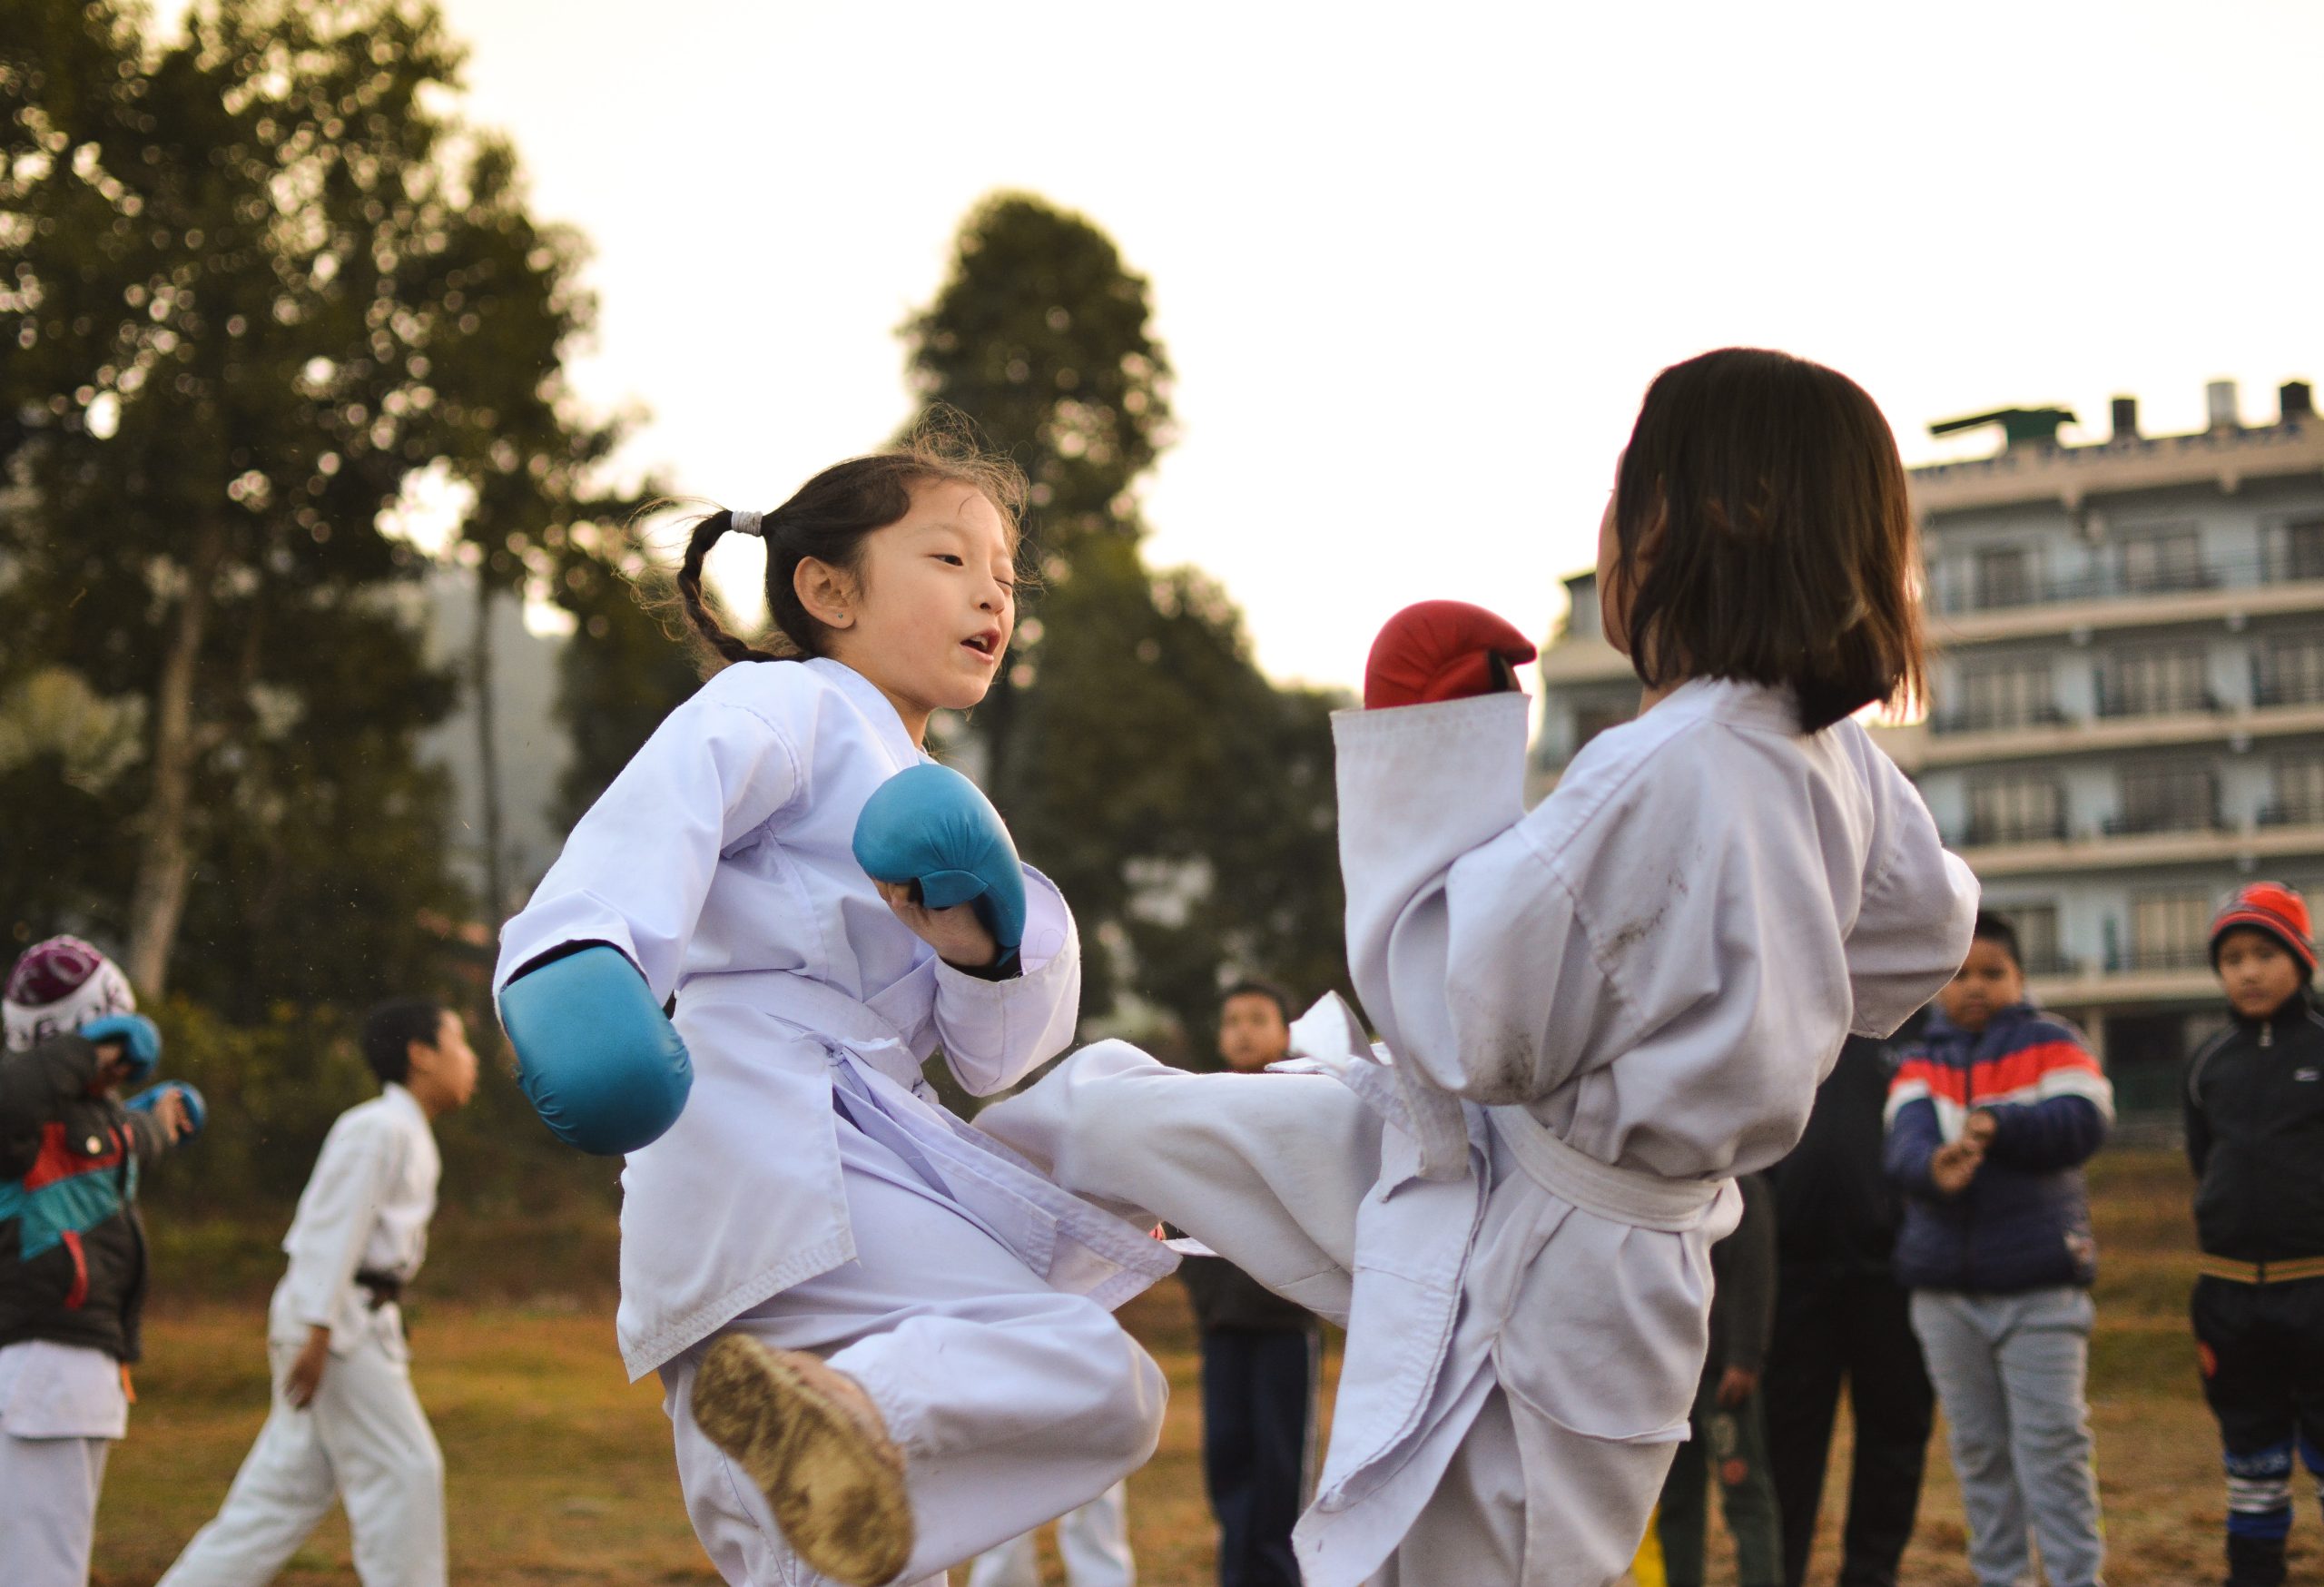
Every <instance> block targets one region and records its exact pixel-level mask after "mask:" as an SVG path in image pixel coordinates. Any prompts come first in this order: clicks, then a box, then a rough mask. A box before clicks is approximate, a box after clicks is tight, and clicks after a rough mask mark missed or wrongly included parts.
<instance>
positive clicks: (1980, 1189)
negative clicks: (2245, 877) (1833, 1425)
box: [1887, 912, 2114, 1587]
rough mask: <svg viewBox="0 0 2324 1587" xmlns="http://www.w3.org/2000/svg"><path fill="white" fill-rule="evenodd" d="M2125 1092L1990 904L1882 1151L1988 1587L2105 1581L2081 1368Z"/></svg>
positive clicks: (1907, 1062) (1908, 1279)
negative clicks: (2033, 998)
mask: <svg viewBox="0 0 2324 1587" xmlns="http://www.w3.org/2000/svg"><path fill="white" fill-rule="evenodd" d="M2113 1119H2114V1091H2113V1088H2112V1086H2111V1085H2110V1084H2109V1083H2108V1082H2107V1079H2106V1077H2105V1076H2104V1075H2103V1074H2102V1073H2101V1072H2100V1070H2099V1068H2098V1060H2096V1059H2094V1058H2093V1057H2092V1056H2091V1054H2090V1050H2089V1049H2088V1048H2087V1047H2086V1046H2084V1045H2083V1040H2082V1033H2081V1032H2080V1031H2078V1030H2075V1029H2074V1028H2073V1026H2071V1025H2069V1024H2067V1023H2066V1022H2065V1021H2064V1020H2056V1019H2053V1018H2051V1017H2050V1016H2048V1015H2046V1014H2043V1013H2042V1012H2041V1011H2039V1010H2036V1009H2035V1008H2034V1007H2033V1005H2032V1004H2030V1003H2028V1002H2027V1001H2026V1000H2025V972H2024V969H2023V968H2022V966H2021V965H2020V962H2019V960H2018V953H2017V935H2016V933H2015V932H2014V931H2012V930H2011V928H2010V925H2009V922H2006V921H2004V920H2003V919H2002V918H2001V917H1999V916H1998V915H1992V914H1987V913H1984V912H1979V913H1978V915H1977V921H1976V931H1975V940H1974V942H1972V944H1971V945H1970V948H1969V953H1968V957H1967V959H1966V960H1965V962H1964V963H1963V964H1962V966H1961V970H1960V972H1959V973H1958V974H1957V975H1955V977H1954V978H1953V980H1952V981H1950V982H1949V983H1948V984H1947V985H1946V986H1945V991H1944V992H1943V993H1942V994H1940V996H1939V999H1938V1009H1937V1011H1936V1012H1935V1014H1933V1015H1931V1016H1930V1018H1929V1021H1928V1024H1927V1026H1926V1027H1925V1029H1924V1030H1923V1031H1922V1034H1921V1039H1920V1040H1919V1041H1918V1042H1917V1043H1915V1044H1914V1045H1913V1046H1911V1047H1909V1048H1907V1049H1906V1050H1905V1055H1904V1058H1903V1061H1902V1062H1900V1063H1899V1064H1898V1066H1897V1069H1896V1079H1895V1081H1894V1082H1893V1083H1892V1084H1891V1086H1890V1088H1889V1091H1888V1146H1887V1164H1888V1172H1889V1174H1890V1176H1891V1177H1892V1178H1895V1179H1896V1182H1897V1184H1898V1185H1900V1186H1901V1187H1903V1188H1904V1191H1905V1197H1906V1201H1905V1225H1904V1228H1903V1231H1902V1232H1901V1233H1900V1234H1899V1235H1898V1237H1897V1240H1896V1278H1897V1281H1898V1282H1899V1283H1901V1284H1903V1285H1904V1286H1905V1287H1907V1288H1908V1289H1910V1290H1911V1291H1912V1292H1913V1298H1912V1315H1913V1329H1914V1331H1915V1333H1917V1334H1918V1335H1919V1336H1920V1341H1921V1348H1922V1351H1923V1353H1924V1354H1925V1355H1926V1356H1927V1359H1928V1372H1929V1377H1930V1379H1931V1380H1932V1381H1933V1382H1934V1383H1935V1385H1936V1394H1937V1398H1938V1400H1939V1401H1940V1402H1941V1403H1942V1404H1943V1405H1944V1406H1945V1421H1946V1423H1947V1424H1948V1425H1949V1427H1950V1429H1951V1434H1952V1444H1953V1470H1954V1474H1955V1476H1956V1477H1957V1478H1958V1479H1959V1481H1960V1484H1961V1504H1962V1508H1963V1509H1964V1510H1965V1511H1966V1512H1967V1513H1968V1520H1969V1565H1970V1568H1971V1569H1972V1570H1973V1571H1974V1572H1975V1573H1976V1578H1977V1581H1978V1582H1979V1583H1980V1584H1981V1587H2015V1584H2016V1583H2019V1582H2027V1581H2031V1580H2033V1558H2032V1555H2031V1553H2030V1552H2029V1549H2028V1544H2029V1543H2031V1542H2032V1541H2033V1540H2034V1539H2037V1538H2038V1539H2039V1541H2040V1543H2041V1554H2042V1567H2043V1571H2044V1572H2046V1573H2047V1574H2048V1577H2049V1580H2050V1582H2051V1583H2052V1587H2092V1584H2093V1583H2095V1582H2097V1581H2098V1580H2099V1572H2100V1568H2101V1565H2102V1562H2103V1557H2104V1543H2103V1541H2102V1537H2101V1535H2100V1528H2099V1514H2098V1486H2097V1479H2096V1477H2095V1475H2094V1474H2093V1471H2092V1468H2091V1451H2090V1415H2089V1411H2088V1408H2087V1406H2086V1405H2085V1403H2084V1398H2083V1384H2084V1381H2085V1379H2086V1378H2087V1376H2088V1372H2089V1357H2090V1326H2091V1318H2092V1308H2091V1303H2090V1294H2089V1288H2090V1284H2091V1280H2092V1279H2093V1277H2096V1274H2097V1270H2098V1249H2097V1244H2096V1242H2095V1241H2094V1240H2093V1238H2092V1237H2091V1232H2090V1207H2089V1203H2088V1200H2087V1198H2085V1197H2084V1195H2083V1185H2082V1171H2081V1170H2082V1164H2083V1162H2084V1161H2086V1160H2087V1159H2088V1158H2089V1157H2090V1155H2091V1154H2092V1153H2093V1152H2094V1151H2096V1150H2097V1149H2098V1148H2099V1145H2100V1143H2101V1142H2102V1141H2103V1140H2104V1139H2105V1138H2106V1131H2107V1129H2108V1128H2109V1127H2110V1126H2111V1125H2112V1123H2113Z"/></svg>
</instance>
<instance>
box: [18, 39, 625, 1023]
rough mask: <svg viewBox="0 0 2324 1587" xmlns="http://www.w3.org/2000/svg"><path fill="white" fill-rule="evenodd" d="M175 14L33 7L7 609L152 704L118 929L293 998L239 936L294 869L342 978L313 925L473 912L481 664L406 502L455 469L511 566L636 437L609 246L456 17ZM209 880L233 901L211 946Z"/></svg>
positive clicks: (22, 121)
mask: <svg viewBox="0 0 2324 1587" xmlns="http://www.w3.org/2000/svg"><path fill="white" fill-rule="evenodd" d="M144 20H145V17H144V14H143V12H142V11H139V10H132V9H130V8H128V7H126V6H124V5H113V4H107V3H104V0H94V3H89V4H74V3H73V0H20V4H19V5H17V6H16V7H15V8H14V9H13V10H12V12H11V22H12V26H11V28H10V30H9V33H8V34H7V36H6V42H5V45H0V48H4V49H5V55H0V337H5V338H6V340H8V341H9V342H10V343H11V344H12V345H11V346H10V350H9V355H8V358H7V359H6V360H5V363H0V464H5V468H6V473H7V481H8V485H9V486H10V487H11V489H10V492H9V498H8V504H7V505H6V506H5V508H0V558H5V567H6V571H7V574H8V578H7V580H6V582H5V589H0V617H5V621H6V623H7V624H8V626H9V627H10V630H11V632H12V633H13V634H14V635H15V636H18V637H19V638H21V639H22V640H24V641H25V652H26V653H28V654H32V655H40V656H42V657H44V658H46V659H47V660H49V661H50V662H52V663H53V664H54V665H61V666H64V667H65V668H68V669H70V670H71V671H72V672H73V673H74V674H75V675H77V676H79V677H80V678H82V679H83V680H84V682H85V683H86V685H88V687H89V688H90V689H91V690H92V691H93V692H94V694H95V695H97V696H99V697H101V698H103V699H104V700H106V701H108V702H114V703H120V704H123V705H129V706H133V707H134V708H135V709H136V710H138V711H139V712H140V713H141V714H142V719H143V724H144V729H145V745H144V754H143V758H142V760H141V762H140V764H138V765H137V766H136V767H135V768H134V770H133V772H131V773H130V774H126V775H123V776H122V777H119V778H117V779H116V780H115V782H114V784H113V794H112V798H113V812H112V813H113V817H114V818H115V820H114V823H113V824H114V830H115V831H117V832H121V833H123V840H122V842H123V843H126V844H127V845H128V847H129V849H130V850H131V852H132V854H133V858H132V859H130V860H129V861H128V862H127V869H128V870H129V872H130V875H129V877H128V879H127V882H126V893H127V902H126V906H125V907H123V908H121V909H119V911H118V913H117V915H115V916H114V918H112V919H110V920H101V921H99V922H97V923H99V924H101V925H104V926H109V927H110V928H111V929H113V931H117V932H118V933H119V934H120V935H122V936H123V937H125V938H126V940H127V941H128V944H129V951H128V964H127V968H128V969H129V970H130V971H131V973H132V975H133V978H134V979H135V980H136V981H138V982H139V984H140V985H141V986H143V988H145V989H146V990H147V991H159V990H161V989H162V986H163V984H164V982H165V981H167V980H168V979H169V976H170V968H171V964H172V953H173V951H174V950H175V949H176V947H177V945H178V944H179V942H180V941H181V940H183V939H187V938H189V937H190V936H191V937H192V939H193V940H197V941H202V943H203V944H204V947H205V959H206V961H208V962H211V963H212V964H213V966H218V967H222V969H221V973H225V974H227V975H228V976H229V978H230V979H236V980H239V981H242V982H243V983H244V984H245V985H254V984H256V982H255V981H254V980H253V979H252V977H251V976H248V975H241V974H240V973H239V972H237V971H235V970H234V961H235V959H236V957H237V955H236V954H235V953H233V952H230V951H226V950H224V949H222V948H220V946H219V944H220V941H221V938H222V937H224V936H227V935H228V934H231V935H232V936H233V937H236V938H246V937H247V931H244V930H243V929H242V928H241V927H240V926H239V925H238V924H237V923H236V922H239V921H241V919H242V918H244V915H245V913H246V909H245V907H244V906H248V905H251V904H252V903H253V902H255V903H257V904H260V905H263V904H264V903H265V902H266V900H267V898H268V897H269V896H270V890H271V896H273V897H274V898H275V899H276V901H277V902H278V904H279V906H280V908H281V910H282V911H284V912H285V914H284V919H285V921H286V923H287V924H288V926H289V929H290V930H291V931H294V932H297V933H300V935H299V936H298V937H297V938H295V939H294V941H293V943H292V944H291V946H292V951H293V953H294V956H295V957H296V958H297V960H298V961H299V962H301V963H311V964H314V965H315V966H316V967H317V969H318V971H320V969H321V968H322V965H321V961H322V960H324V959H327V958H329V957H330V954H329V953H328V951H327V950H326V948H325V946H324V941H323V939H322V938H321V937H320V936H319V935H318V934H317V933H316V931H315V929H314V924H313V921H314V917H313V916H312V915H311V914H305V913H304V912H306V911H308V910H310V909H312V908H315V907H318V906H320V905H324V904H328V905H329V907H330V913H329V914H327V915H326V917H325V918H326V919H336V920H338V921H340V922H345V927H344V929H345V930H346V931H350V932H351V933H353V935H354V936H355V937H357V938H366V937H368V938H370V939H372V940H375V941H377V942H379V944H380V945H382V947H383V949H384V946H385V944H386V942H387V941H388V940H389V939H390V938H400V939H409V938H410V937H411V935H412V933H411V932H410V931H409V922H410V919H411V916H412V913H413V912H414V911H416V910H418V909H421V908H432V907H437V906H438V905H442V904H445V903H447V902H456V901H453V900H452V899H451V898H450V894H449V883H448V882H447V881H446V879H445V876H444V872H443V869H442V864H441V859H440V849H441V843H440V823H441V809H440V806H441V795H442V790H441V789H440V787H438V786H437V785H435V784H434V782H433V781H432V779H431V778H430V777H429V776H428V774H425V773H423V772H421V771H420V770H419V768H417V767H416V765H415V764H413V760H412V738H413V734H414V732H415V731H416V729H417V728H418V727H419V726H420V725H422V724H425V723H426V722H428V721H430V720H434V719H437V718H439V717H440V716H441V715H442V714H443V713H444V711H445V710H446V709H447V708H448V704H449V700H450V697H451V696H450V690H449V684H448V680H447V679H444V678H441V677H438V676H435V675H430V674H429V673H428V671H427V669H426V668H425V667H423V666H422V665H421V663H420V659H419V648H418V644H417V638H416V635H415V634H414V632H413V629H414V626H415V625H414V624H413V622H412V621H411V620H410V619H409V615H408V613H407V612H406V611H405V610H404V609H403V607H402V606H399V603H398V602H397V601H396V600H394V599H390V598H384V597H383V595H382V592H383V591H386V590H388V589H389V588H391V587H392V586H395V585H396V584H398V583H399V581H405V580H408V579H409V578H410V577H412V576H413V575H414V574H416V573H417V572H418V571H419V560H418V559H417V558H415V557H412V556H411V555H410V553H409V550H408V549H407V548H406V547H402V546H401V545H399V543H397V542H396V541H394V540H393V539H391V538H390V537H388V536H387V535H385V534H383V533H382V531H381V529H380V527H379V521H380V517H381V513H382V511H383V509H385V508H387V507H388V506H389V504H390V503H393V502H395V501H396V500H397V499H398V498H399V496H401V494H402V493H403V492H404V490H405V488H406V486H407V483H408V481H409V480H410V479H411V478H413V477H414V476H415V475H418V474H419V473H421V472H423V471H426V470H429V469H441V470H448V471H449V472H450V474H451V475H452V476H454V477H455V478H459V479H462V480H464V481H466V482H468V484H470V485H471V486H472V487H474V488H475V492H476V505H475V508H474V509H473V511H472V512H471V514H470V516H469V518H468V523H467V525H466V527H465V532H467V533H468V534H469V535H470V536H471V537H476V538H477V539H478V540H479V541H480V542H482V543H483V545H484V551H485V555H484V564H485V567H486V570H487V577H496V578H497V579H498V580H500V581H501V586H502V587H507V585H508V584H509V583H510V582H511V581H512V580H513V578H514V577H515V574H514V572H513V569H514V568H515V567H517V565H518V564H520V563H522V562H523V560H524V559H525V557H526V556H527V553H528V551H529V550H530V549H531V541H530V539H529V537H530V536H531V535H532V534H534V533H536V532H537V526H538V525H540V524H543V523H545V522H548V521H553V520H554V517H555V515H556V512H557V511H558V510H559V508H558V503H557V500H556V498H557V497H558V495H559V493H560V492H563V493H564V494H566V495H567V496H570V495H572V494H574V493H575V492H576V489H577V487H576V484H575V482H576V481H577V480H578V479H579V478H580V477H581V474H582V471H583V470H585V469H586V466H587V465H588V464H589V463H590V462H592V461H594V460H595V459H596V458H597V457H600V456H602V453H603V450H604V449H605V447H606V445H608V444H609V436H608V435H607V433H606V432H605V431H603V430H602V429H595V428H592V427H591V426H590V425H588V424H587V423H586V421H584V420H582V419H579V418H578V417H577V416H576V414H575V413H574V412H573V410H572V404H571V401H570V399H569V397H568V396H567V395H566V393H565V391H564V389H563V388H562V385H561V382H560V379H559V374H558V370H559V368H560V364H561V358H562V353H563V349H564V346H565V344H566V341H567V340H568V339H569V338H571V337H572V336H573V335H575V334H576V332H578V331H579V330H583V329H585V328H586V323H587V320H588V316H589V308H590V306H589V303H588V301H587V299H586V297H585V296H583V295H582V294H581V293H580V292H579V291H577V290H576V288H575V285H574V272H575V270H576V260H577V250H576V249H575V248H574V247H573V246H572V244H571V241H570V239H568V238H566V237H564V236H562V235H561V234H559V233H556V232H554V231H552V230H550V229H546V228H542V227H540V226H538V225H537V224H536V223H535V222H532V221H531V220H530V219H529V217H528V216H527V213H526V212H525V207H524V202H523V196H522V191H521V185H520V183H519V182H517V173H516V166H515V162H514V160H513V157H512V156H511V155H510V154H509V153H508V151H507V148H506V147H505V146H504V145H501V144H499V143H497V142H496V141H494V140H491V139H488V138H483V137H478V136H477V135H474V134H472V133H468V132H467V131H465V130H464V129H462V128H461V127H460V126H459V125H458V123H457V122H455V121H454V120H452V119H451V117H450V114H449V112H448V109H447V106H448V104H449V103H450V94H449V91H451V90H455V89H456V88H457V86H458V64H459V51H458V47H457V46H456V45H455V44H454V43H453V42H452V41H451V39H450V38H449V37H448V35H447V34H446V33H445V31H444V28H443V26H442V24H441V21H440V19H439V18H438V15H437V14H436V12H435V11H434V10H433V9H432V8H431V7H429V6H427V5H419V4H412V3H410V0H320V3H318V0H209V3H207V4H203V5H198V6H197V7H196V9H195V10H194V12H193V13H192V16H191V17H190V18H189V19H188V22H187V26H186V32H185V35H184V37H183V38H182V39H180V40H177V41H174V42H166V43H165V42H161V41H159V40H158V39H157V38H155V37H153V36H150V35H149V34H147V33H146V32H144V31H143V22H144ZM0 681H5V680H0ZM43 814H44V813H43V812H42V811H41V810H39V809H38V808H37V807H34V808H33V809H31V810H25V809H22V808H18V809H12V810H9V811H6V812H5V813H0V815H5V820H0V825H7V824H13V823H15V821H17V820H19V819H26V820H30V821H31V822H32V823H34V824H35V825H37V824H38V823H39V821H40V820H41V818H42V816H43ZM302 845H303V847H302ZM120 846H121V844H120V843H117V844H116V848H119V847H120ZM269 851H271V853H270V852H269ZM309 857H311V859H312V861H313V862H314V869H313V871H312V872H308V871H305V870H301V869H300V868H298V867H297V866H295V865H293V864H291V863H288V861H290V860H291V859H293V858H301V859H303V858H309ZM197 865H201V866H204V867H211V866H215V867H216V868H217V869H218V871H219V872H220V879H221V880H222V881H227V882H231V883H232V885H231V886H229V887H227V888H225V889H224V890H223V893H222V896H221V897H220V898H219V899H218V900H217V901H216V902H219V903H221V904H225V903H231V904H232V905H233V906H234V907H233V909H232V911H231V914H230V916H229V918H228V919H226V920H222V921H216V922H212V923H207V924H205V925H204V926H203V928H202V932H201V933H192V931H190V928H191V927H192V923H193V922H194V920H195V918H196V916H197V914H198V913H201V912H202V907H203V906H200V905H198V904H196V903H195V902H194V900H193V894H192V890H191V887H190V884H191V882H192V877H193V874H194V872H195V869H196V867H197ZM301 893H303V894H304V896H294V895H299V894H301ZM258 913H259V915H260V916H261V918H263V916H264V915H265V913H266V911H265V910H264V909H263V908H261V909H260V910H259V911H258ZM301 915H303V919H297V918H295V917H298V916H301ZM363 922H370V923H369V924H368V925H367V924H365V923H363ZM212 933H216V935H213V934H212ZM241 956H242V957H247V956H248V950H246V951H244V952H243V953H242V954H241ZM385 956H386V957H392V954H391V953H389V954H386V955H385ZM379 957H380V956H374V958H373V959H372V960H370V961H378V959H379ZM278 968H279V966H278ZM362 979H363V980H364V981H369V979H370V978H369V976H365V977H363V978H362Z"/></svg>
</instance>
